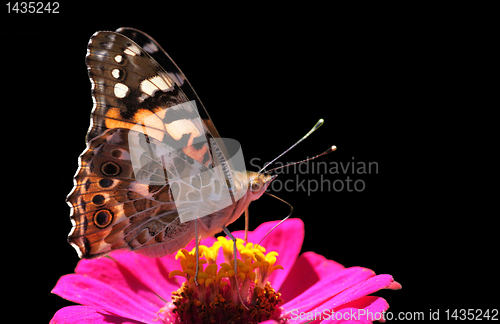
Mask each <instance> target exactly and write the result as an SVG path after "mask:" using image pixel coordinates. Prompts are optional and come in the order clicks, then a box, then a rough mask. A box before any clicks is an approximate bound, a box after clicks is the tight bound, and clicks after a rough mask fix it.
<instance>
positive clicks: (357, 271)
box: [283, 267, 375, 313]
mask: <svg viewBox="0 0 500 324" xmlns="http://www.w3.org/2000/svg"><path fill="white" fill-rule="evenodd" d="M374 275H375V273H374V272H373V271H372V270H370V269H366V268H361V267H351V268H347V269H342V270H340V271H336V272H333V273H332V274H331V275H329V276H325V277H324V278H323V279H321V280H320V281H318V282H316V283H315V284H314V285H312V286H311V287H309V288H308V289H307V290H306V291H304V292H303V293H302V294H301V295H299V296H297V297H296V298H294V299H293V300H291V301H289V302H287V303H285V304H284V305H283V309H284V310H285V311H286V312H292V311H296V312H299V313H300V312H307V311H310V310H312V309H313V308H315V307H316V308H317V307H318V306H319V305H321V304H323V303H324V302H326V301H327V300H329V299H330V298H332V297H333V296H335V295H337V294H339V293H341V292H343V291H345V290H346V289H349V288H352V287H353V286H355V285H357V284H360V283H363V282H365V281H366V280H367V279H369V278H371V277H373V276H374ZM332 308H333V307H332Z"/></svg>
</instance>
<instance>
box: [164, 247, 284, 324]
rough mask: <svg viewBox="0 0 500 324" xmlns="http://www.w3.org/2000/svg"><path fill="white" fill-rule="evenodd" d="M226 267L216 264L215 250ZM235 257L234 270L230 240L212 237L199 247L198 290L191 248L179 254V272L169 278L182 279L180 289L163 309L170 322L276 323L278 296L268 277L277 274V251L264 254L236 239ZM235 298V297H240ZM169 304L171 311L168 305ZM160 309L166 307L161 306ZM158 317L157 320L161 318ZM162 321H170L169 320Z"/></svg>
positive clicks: (194, 258)
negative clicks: (209, 242)
mask: <svg viewBox="0 0 500 324" xmlns="http://www.w3.org/2000/svg"><path fill="white" fill-rule="evenodd" d="M221 247H222V251H223V254H224V259H225V261H226V262H223V263H221V264H220V265H218V264H217V257H218V253H219V250H220V248H221ZM236 247H237V250H238V251H239V254H240V258H237V259H236V272H235V270H234V257H233V253H234V252H233V241H232V240H230V239H226V238H225V237H218V238H217V241H216V242H215V243H214V244H213V245H212V246H211V247H207V246H204V245H200V246H199V251H200V256H201V258H200V260H199V261H198V265H199V266H198V267H199V269H198V285H195V283H194V276H195V273H196V269H195V268H196V256H195V249H193V250H192V251H190V252H188V251H187V250H186V249H181V250H179V251H178V252H177V255H176V256H175V258H176V259H177V260H179V262H180V265H181V270H179V269H177V270H173V271H171V272H170V274H169V277H173V276H181V277H184V278H186V281H185V282H184V283H183V284H182V287H181V288H180V289H178V290H177V291H175V292H173V293H172V303H168V304H167V306H168V307H169V309H171V312H170V314H174V315H175V317H176V321H173V322H174V323H214V322H215V323H233V322H234V323H259V322H262V321H266V320H269V319H273V320H276V321H282V320H283V318H281V310H282V309H281V305H282V304H283V300H282V299H281V297H280V296H281V294H280V293H278V292H276V291H275V290H274V289H273V288H272V287H271V284H270V283H269V282H268V279H269V276H270V275H271V274H272V273H273V272H274V271H275V270H278V269H283V267H282V266H281V265H275V264H276V257H277V256H278V253H277V252H273V251H271V252H268V253H266V249H265V248H264V247H262V246H260V245H254V244H253V243H247V244H244V241H243V240H242V239H237V241H236ZM240 296H241V297H240ZM172 305H173V306H172ZM167 306H166V307H167ZM161 314H163V313H162V312H159V318H161V319H163V318H165V319H166V317H162V315H161ZM168 321H170V322H172V319H171V316H170V317H169V319H168Z"/></svg>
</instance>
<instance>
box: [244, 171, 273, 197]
mask: <svg viewBox="0 0 500 324" xmlns="http://www.w3.org/2000/svg"><path fill="white" fill-rule="evenodd" d="M247 176H248V194H249V195H250V199H251V200H257V199H259V198H260V197H261V196H262V194H264V192H265V191H266V189H267V187H268V186H269V184H270V183H271V181H273V180H274V178H276V177H277V176H276V175H269V174H265V173H257V172H253V171H247Z"/></svg>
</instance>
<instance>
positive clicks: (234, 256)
mask: <svg viewBox="0 0 500 324" xmlns="http://www.w3.org/2000/svg"><path fill="white" fill-rule="evenodd" d="M222 229H223V230H224V233H226V235H227V236H229V237H230V238H231V240H232V241H233V260H234V279H235V280H236V285H237V287H238V288H237V289H238V297H239V298H240V302H241V304H242V305H243V307H245V308H246V309H247V310H248V307H247V306H246V305H245V303H244V302H243V298H242V297H241V293H240V288H239V283H238V263H237V262H236V238H235V237H234V236H233V234H231V232H230V231H229V230H228V229H227V227H226V226H224V227H222Z"/></svg>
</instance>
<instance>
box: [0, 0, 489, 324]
mask: <svg viewBox="0 0 500 324" xmlns="http://www.w3.org/2000/svg"><path fill="white" fill-rule="evenodd" d="M412 9H417V8H412ZM412 9H408V8H394V7H392V8H366V7H363V8H348V9H346V8H335V7H331V8H330V7H327V8H315V7H309V8H302V7H300V8H299V7H297V8H268V7H257V6H253V7H247V6H241V7H231V8H227V7H224V6H220V7H213V6H210V7H206V8H199V7H195V6H194V5H192V6H186V7H182V8H177V7H174V6H171V5H169V4H164V6H162V7H161V8H158V7H154V6H147V5H145V4H144V5H142V6H141V7H140V8H134V7H133V6H131V7H129V8H112V7H103V6H97V5H94V6H90V5H86V7H84V8H79V7H76V6H75V5H72V6H71V7H70V6H69V5H65V4H61V7H60V12H61V13H60V14H58V15H56V14H50V15H49V14H40V15H36V14H24V15H23V14H14V13H11V14H10V15H7V14H5V13H4V16H3V17H4V18H5V19H4V20H3V21H2V33H1V35H0V36H1V37H2V39H1V44H2V45H1V46H2V47H1V51H0V52H1V58H2V59H1V62H2V79H3V81H4V84H5V85H7V86H6V88H5V86H4V88H3V91H2V92H3V95H2V98H3V103H2V117H3V125H4V133H3V134H4V137H3V139H2V142H3V144H4V145H6V146H5V150H6V152H8V153H5V155H4V156H5V157H9V159H7V161H6V162H4V163H6V164H4V165H3V168H4V173H5V175H6V176H11V177H12V178H8V177H6V178H5V179H15V180H5V182H4V183H3V185H4V186H5V187H6V188H7V189H6V191H7V192H8V196H7V197H4V204H5V206H6V207H7V208H6V209H4V212H3V214H4V215H5V216H4V218H5V220H6V225H4V227H3V228H4V234H3V235H7V239H4V240H3V241H4V244H6V246H4V247H3V249H4V250H6V251H7V252H8V253H7V254H6V255H5V262H6V264H8V268H9V269H8V270H9V272H13V273H16V277H15V278H16V279H15V282H13V284H15V285H16V286H17V287H16V289H15V291H16V292H17V293H16V294H14V295H15V299H16V301H17V303H18V305H23V307H25V308H26V307H29V308H32V309H33V310H34V309H35V308H34V307H37V306H38V305H37V304H39V303H43V307H42V309H43V314H40V313H36V314H31V315H30V316H35V317H36V318H38V319H40V322H42V321H43V322H47V321H48V320H49V319H50V318H51V317H52V315H53V314H54V313H55V312H56V311H57V309H59V308H61V307H63V306H66V305H70V303H69V302H67V301H64V300H63V299H62V298H60V297H58V296H55V295H51V294H50V290H51V289H52V288H53V287H54V286H55V284H56V282H57V280H58V278H59V277H60V276H62V275H64V274H67V273H71V272H73V270H74V267H75V266H76V264H77V262H78V257H77V254H76V253H75V251H74V250H73V248H72V247H71V246H70V245H69V244H67V242H66V237H67V234H68V232H69V231H70V228H71V224H70V221H69V207H68V206H67V205H66V203H65V197H66V195H67V194H68V193H69V192H70V190H71V189H72V187H73V182H72V178H73V175H74V173H75V171H76V168H77V157H78V155H79V154H80V153H81V152H82V151H83V149H84V148H85V142H84V137H85V134H86V131H87V128H88V126H89V115H90V110H91V107H92V100H91V96H90V82H89V81H88V77H87V70H86V66H85V63H84V58H85V54H86V46H87V42H88V39H89V38H90V36H91V35H92V34H93V33H94V32H95V31H98V30H115V29H116V28H118V27H122V26H126V27H134V28H137V29H140V30H143V31H145V32H146V33H148V34H150V35H151V36H152V37H154V38H155V39H156V40H157V41H158V42H159V43H160V44H161V45H162V47H163V48H164V49H165V50H166V51H167V52H168V53H169V55H170V56H171V57H172V58H173V59H174V60H175V62H176V63H177V65H178V66H179V67H180V68H181V69H182V70H183V72H184V73H185V74H186V76H187V77H188V78H189V80H190V82H191V84H192V85H193V86H194V88H195V90H196V91H197V93H198V95H199V96H200V98H201V100H202V101H203V103H204V105H205V106H206V108H207V110H208V112H209V114H210V116H211V118H212V119H213V121H214V123H215V125H216V127H217V129H218V131H219V133H220V134H222V135H223V136H225V137H229V138H234V139H237V140H238V141H239V142H240V143H241V144H242V147H243V153H244V156H245V160H246V162H247V167H248V169H250V170H253V171H257V169H256V168H252V167H251V165H250V160H251V159H252V158H260V159H261V160H260V162H259V163H258V164H259V166H261V165H262V164H263V162H265V161H269V160H271V159H272V158H274V157H275V156H277V155H278V154H280V153H281V152H282V151H283V150H285V149H286V148H288V147H289V146H290V145H291V144H293V143H294V142H295V141H296V140H298V139H299V138H301V137H302V136H303V135H304V134H305V133H306V132H307V131H308V130H309V129H310V128H311V127H312V126H313V125H314V124H315V123H316V121H317V120H318V119H319V118H323V119H325V124H324V125H323V126H322V127H321V128H320V129H319V130H318V131H317V132H316V133H314V134H313V135H311V137H310V138H308V139H307V140H306V141H305V142H303V143H302V144H300V145H299V146H298V147H296V148H295V149H294V150H292V151H291V152H289V153H288V154H287V155H285V156H284V157H283V158H282V159H281V161H283V162H291V161H296V160H300V159H303V158H305V157H310V156H313V155H315V154H318V153H320V152H322V151H324V150H325V149H326V148H328V147H329V146H331V145H336V146H337V147H338V151H337V152H334V153H332V154H330V155H328V156H325V157H323V158H321V160H317V162H318V163H319V161H325V162H327V163H331V162H337V163H344V164H345V163H348V162H352V161H353V158H354V161H361V162H365V163H368V162H377V164H378V173H377V174H370V175H366V174H361V175H360V174H351V173H347V174H324V175H322V177H323V178H324V179H329V180H330V181H331V182H333V181H335V180H336V179H341V180H343V181H345V180H346V178H347V176H349V177H350V179H352V180H357V179H361V180H362V181H363V182H364V184H365V188H364V190H363V191H362V192H355V191H353V192H348V191H347V190H346V189H344V190H343V191H340V192H336V191H335V190H332V189H330V190H329V191H328V190H323V191H317V192H314V193H310V194H308V193H307V192H305V191H303V190H301V189H298V190H293V191H292V192H287V191H286V190H280V191H274V192H273V193H274V194H275V195H277V196H279V197H281V198H282V199H284V200H286V201H288V202H290V203H291V204H292V205H293V206H294V209H295V211H294V214H293V217H298V218H301V219H302V220H303V221H304V223H305V229H306V235H305V241H304V244H303V248H302V252H305V251H315V252H317V253H319V254H322V255H324V256H326V257H327V258H329V259H333V260H335V261H337V262H339V263H341V264H343V265H345V266H346V267H349V266H363V267H366V268H370V269H373V270H374V271H375V272H376V273H378V274H382V273H388V274H391V275H393V276H394V278H395V280H397V281H399V282H400V283H401V284H402V285H403V289H402V290H401V291H381V292H377V293H376V294H375V295H378V296H383V297H384V298H386V299H387V300H388V302H389V304H390V306H391V309H390V310H391V311H392V312H403V311H423V312H424V313H425V316H426V318H428V317H427V315H428V312H429V309H433V310H436V309H440V310H441V316H444V314H443V312H444V310H445V309H447V308H453V309H454V308H483V309H484V308H488V307H489V308H491V307H494V306H497V305H494V304H493V303H492V302H493V301H492V299H489V298H486V297H485V296H483V294H484V292H485V291H488V290H489V289H492V285H497V283H498V280H497V279H496V277H495V276H494V274H495V271H494V268H493V258H494V255H492V251H493V246H494V245H493V244H494V243H493V237H492V233H491V232H492V230H491V229H489V228H491V225H488V223H486V222H485V221H484V220H483V219H482V218H481V217H480V216H479V215H481V213H479V210H480V208H481V205H480V204H479V205H478V204H474V203H472V202H471V201H470V200H469V199H467V198H464V196H463V194H464V192H467V191H470V188H469V187H466V186H464V185H463V183H460V184H458V185H456V183H457V177H459V176H460V177H462V179H463V178H465V180H467V178H468V177H470V175H467V172H465V171H464V170H463V169H462V171H461V172H456V169H457V164H456V163H457V159H460V155H458V156H456V154H457V152H456V151H453V149H450V146H449V145H450V142H452V141H462V143H464V142H465V141H466V140H467V139H466V138H465V137H464V136H463V135H461V134H460V133H454V131H452V130H449V129H450V128H448V127H454V126H456V120H455V119H454V118H455V117H454V114H453V113H452V114H448V113H445V111H447V110H448V109H449V105H448V104H447V102H449V101H447V99H446V98H447V97H449V96H453V95H455V94H454V93H452V92H449V88H448V87H449V85H448V84H449V83H448V81H447V80H448V79H449V78H450V77H451V79H453V73H454V72H453V71H454V69H452V68H451V67H453V66H455V63H456V62H458V61H460V60H459V59H457V58H456V54H454V52H453V51H450V48H451V47H453V45H452V42H453V40H454V38H455V36H456V34H460V33H461V31H462V29H461V26H460V24H455V23H453V24H450V23H447V22H445V21H444V20H443V17H444V16H446V14H445V12H442V13H440V14H435V15H433V14H429V13H428V12H427V13H425V14H420V12H419V11H414V10H412ZM1 10H5V11H6V8H2V9H1ZM416 12H418V13H416ZM7 126H8V127H9V128H8V129H7V128H5V127H7ZM4 152H5V151H4ZM254 161H255V160H254ZM314 163H316V162H311V164H314ZM254 164H255V163H254ZM278 179H280V180H281V181H285V180H287V179H292V180H293V181H294V182H293V183H294V186H295V184H298V182H300V181H302V180H303V179H305V182H304V185H305V186H306V188H307V182H308V181H320V180H321V175H319V174H300V173H298V174H293V173H292V170H290V171H289V172H287V173H286V174H283V175H280V176H279V177H278ZM250 211H251V229H254V228H255V227H257V226H258V224H260V223H262V222H265V221H270V220H279V219H282V218H284V217H285V216H286V215H287V214H288V207H287V206H286V205H284V204H283V203H281V202H279V201H277V200H275V199H272V198H270V197H267V196H264V197H262V198H261V199H260V200H259V201H257V202H254V203H252V205H251V208H250ZM243 228H244V222H243V220H242V219H240V220H239V221H237V222H236V223H234V224H232V225H231V226H230V227H229V229H230V230H239V229H243ZM271 235H272V234H271ZM18 274H19V276H17V275H18ZM7 283H8V282H7ZM39 308H40V307H37V309H39Z"/></svg>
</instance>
